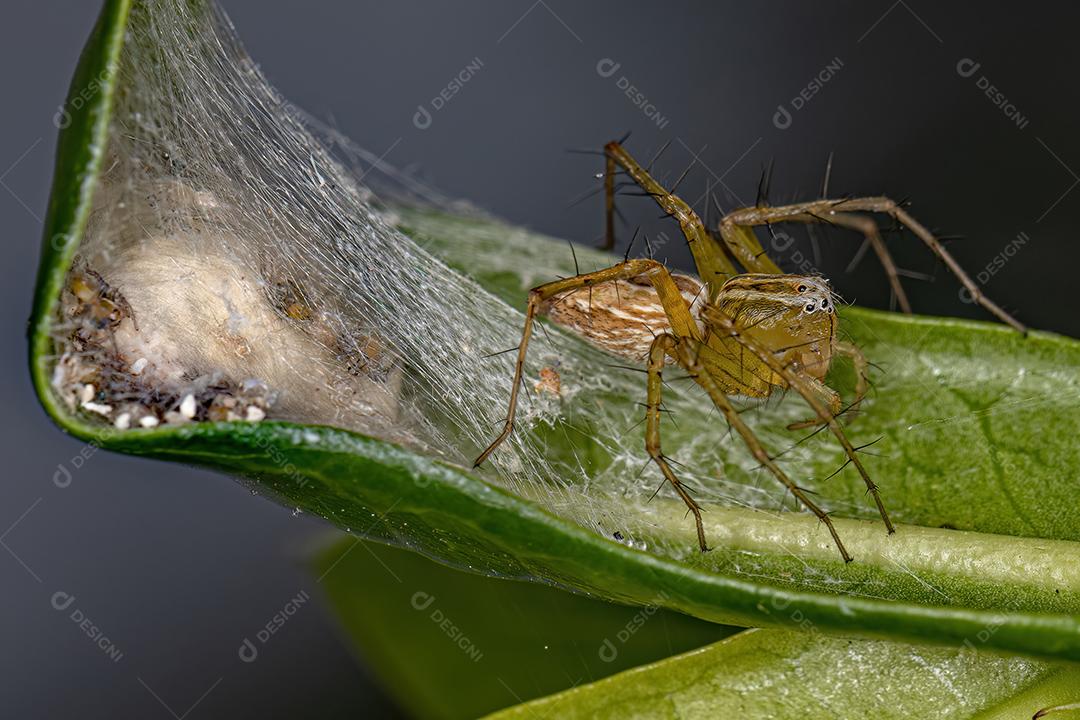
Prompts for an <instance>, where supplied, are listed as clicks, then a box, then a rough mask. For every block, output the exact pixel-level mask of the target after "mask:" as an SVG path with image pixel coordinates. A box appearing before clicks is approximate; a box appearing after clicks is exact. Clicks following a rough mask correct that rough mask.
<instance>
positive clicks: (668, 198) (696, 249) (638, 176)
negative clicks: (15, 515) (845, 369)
mask: <svg viewBox="0 0 1080 720" xmlns="http://www.w3.org/2000/svg"><path fill="white" fill-rule="evenodd" d="M604 154H605V155H606V157H607V168H608V173H607V177H612V175H613V174H614V166H615V165H616V164H617V165H618V166H620V167H621V168H622V169H623V170H625V171H626V174H627V175H629V176H630V178H631V179H633V181H634V182H636V183H637V184H638V185H640V186H641V189H642V190H644V191H645V193H646V194H648V195H650V196H651V197H652V198H653V200H655V201H656V204H657V205H659V206H660V208H661V209H662V210H663V211H664V212H665V213H667V214H668V215H670V216H671V217H673V218H675V219H676V220H677V221H678V222H679V227H680V228H681V229H682V233H683V235H684V236H685V237H686V241H687V243H689V245H690V252H691V253H692V254H693V256H694V264H695V265H696V266H697V271H698V277H700V278H701V280H702V282H704V283H705V284H706V286H708V288H709V298H710V299H712V298H713V297H714V296H715V294H716V292H717V291H719V289H720V286H721V285H723V283H724V281H725V280H727V279H728V278H730V277H732V276H734V275H737V274H738V270H737V269H736V268H735V266H734V265H733V264H732V262H731V261H730V260H729V259H728V257H727V255H726V254H725V250H724V247H723V245H721V244H720V243H719V242H717V240H716V238H714V237H713V236H712V235H710V234H709V232H708V230H706V229H705V224H704V223H702V222H701V218H700V217H698V214H697V213H696V212H694V209H693V208H691V207H690V206H689V205H687V204H686V202H685V201H684V200H683V199H682V198H679V197H677V196H675V195H672V194H671V193H670V192H668V191H667V190H666V189H664V187H663V186H662V185H661V184H660V183H659V182H657V181H656V180H655V179H654V178H653V176H652V175H650V174H649V171H648V170H646V169H645V168H643V167H642V166H641V165H639V164H638V162H637V160H635V159H634V158H633V156H631V155H630V153H628V152H627V151H626V150H625V148H623V146H622V145H621V144H620V143H618V142H609V143H608V144H607V145H605V146H604ZM605 182H607V180H606V179H605ZM608 197H609V203H607V206H608V207H614V192H613V191H612V193H610V194H609V195H608ZM609 217H610V216H609ZM777 272H779V269H778V270H777Z"/></svg>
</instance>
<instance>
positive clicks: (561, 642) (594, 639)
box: [314, 538, 736, 720]
mask: <svg viewBox="0 0 1080 720" xmlns="http://www.w3.org/2000/svg"><path fill="white" fill-rule="evenodd" d="M314 566H315V570H314V572H315V575H316V577H318V579H319V584H320V586H321V587H322V588H323V590H324V592H325V594H326V596H327V597H328V598H329V601H330V604H331V606H332V607H333V609H334V611H335V614H336V615H337V616H338V618H339V619H340V621H341V624H342V625H343V627H344V629H345V631H346V632H347V634H348V637H349V638H350V639H351V641H352V643H353V646H354V647H356V648H357V649H358V650H359V653H360V654H361V655H362V656H363V657H364V659H365V661H366V664H367V665H368V666H369V667H371V668H372V670H373V671H374V672H375V673H376V675H378V676H379V678H380V679H381V681H382V682H383V684H384V686H385V687H387V689H389V690H390V691H391V692H392V693H393V695H394V696H395V698H396V699H397V700H398V702H399V703H400V704H401V705H402V706H404V707H405V708H407V709H408V710H409V712H410V714H411V715H412V716H414V717H421V718H445V719H447V720H449V719H451V718H474V717H479V716H480V715H484V714H486V713H488V712H491V711H493V710H497V709H499V708H502V707H507V706H510V705H517V704H518V703H520V702H523V701H524V700H528V699H532V698H536V697H542V696H544V695H548V694H550V693H554V692H557V691H559V690H563V689H566V688H569V687H572V686H575V685H579V684H583V683H589V682H592V681H594V680H598V679H600V678H602V677H606V676H608V675H611V674H613V673H616V672H619V671H621V670H626V669H629V668H632V667H636V666H637V665H641V664H644V663H648V662H653V661H655V660H659V659H661V658H665V657H668V656H670V655H671V654H673V653H679V652H683V651H686V650H690V649H693V648H697V647H700V646H702V645H704V644H707V643H709V642H712V641H714V640H717V639H720V638H723V637H726V636H728V635H730V634H731V633H733V632H736V630H735V628H729V627H726V626H723V625H716V624H713V623H707V622H704V621H702V620H696V619H694V618H690V617H687V616H686V615H681V614H679V613H673V612H671V611H667V610H660V609H657V608H655V607H649V608H635V607H626V606H624V605H613V604H611V603H605V602H600V601H597V600H593V599H590V598H586V597H584V596H581V595H574V594H571V593H567V592H564V591H562V590H559V589H557V588H552V587H545V586H542V585H536V584H534V583H522V582H513V581H506V580H499V579H493V578H488V577H484V576H481V575H476V574H472V573H463V572H459V571H457V570H451V569H449V568H446V567H443V566H441V565H438V564H436V563H433V562H432V561H431V560H428V559H427V558H425V557H423V556H421V555H419V554H417V553H413V552H408V551H405V550H400V549H397V548H389V547H385V546H381V545H376V544H373V543H368V542H365V541H363V540H360V539H358V538H349V539H346V540H343V541H339V542H335V543H333V544H332V545H331V546H330V547H328V548H326V549H325V550H323V551H321V552H319V554H318V556H317V558H316V560H315V562H314Z"/></svg>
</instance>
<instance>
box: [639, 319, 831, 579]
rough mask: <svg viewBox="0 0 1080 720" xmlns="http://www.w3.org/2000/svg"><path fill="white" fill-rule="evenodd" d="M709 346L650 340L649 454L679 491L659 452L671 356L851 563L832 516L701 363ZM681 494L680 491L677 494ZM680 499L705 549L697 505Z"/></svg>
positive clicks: (692, 341)
mask: <svg viewBox="0 0 1080 720" xmlns="http://www.w3.org/2000/svg"><path fill="white" fill-rule="evenodd" d="M711 349H712V348H711V347H710V346H709V345H706V344H704V343H702V342H701V341H699V340H695V339H693V338H685V337H684V338H678V337H676V336H674V335H670V334H665V335H660V336H659V337H657V338H656V340H654V341H653V344H652V348H650V352H649V403H648V408H649V413H650V414H649V428H648V436H647V440H646V448H647V449H648V451H649V455H650V457H652V458H653V459H654V460H656V462H657V464H659V465H660V469H661V470H662V471H663V472H664V476H665V477H666V478H667V479H668V481H669V482H671V483H672V485H674V486H675V488H676V490H677V491H678V490H679V488H680V483H679V480H678V478H676V476H675V474H674V473H673V472H672V471H671V468H670V467H668V465H667V463H666V461H665V460H664V456H663V454H662V453H661V452H660V412H659V404H660V392H661V384H662V383H661V375H660V372H661V368H662V367H663V364H664V358H665V356H670V357H672V358H673V359H674V360H675V361H676V362H677V363H678V364H679V365H680V366H681V367H682V368H683V369H684V370H686V372H687V373H689V374H690V377H692V378H693V379H694V381H695V382H697V383H698V385H700V386H701V387H702V389H704V390H705V392H706V393H708V395H709V397H710V398H711V399H712V401H713V403H714V404H715V405H716V407H717V408H718V409H719V410H720V412H722V413H723V415H724V418H725V419H726V420H727V422H728V424H729V425H731V427H733V428H735V431H736V432H737V433H739V436H740V437H742V439H743V442H744V443H746V446H747V447H748V448H749V449H750V452H751V454H753V456H754V458H755V459H756V460H757V461H758V462H759V463H761V465H762V466H763V467H765V468H766V469H767V470H768V471H769V472H770V473H772V474H773V476H774V477H776V479H778V480H779V481H780V482H781V483H782V484H783V485H784V487H786V488H787V489H788V490H789V491H790V492H791V494H792V495H794V496H795V498H796V499H797V500H798V501H799V502H800V503H802V504H803V506H805V507H806V509H807V510H809V511H810V512H812V513H813V514H814V515H815V516H817V518H818V519H819V520H820V521H821V522H823V523H824V524H825V526H826V527H827V528H828V529H829V534H830V535H832V539H833V542H834V543H836V548H837V549H838V550H839V551H840V556H841V557H842V558H843V559H844V562H845V563H848V562H851V560H852V558H851V555H850V554H849V553H848V551H847V548H845V547H844V543H843V542H842V541H841V540H840V535H839V534H838V533H837V532H836V527H835V526H834V525H833V522H832V518H830V517H829V515H828V513H826V512H825V511H824V510H822V509H821V508H820V507H818V505H817V504H816V503H815V502H814V501H813V500H811V499H810V498H809V497H808V496H807V494H806V492H805V491H804V490H803V489H802V488H800V487H799V486H798V485H796V484H795V483H794V482H793V481H792V480H791V478H789V477H788V476H787V474H785V473H784V471H783V470H781V469H780V466H779V465H777V464H776V463H775V462H774V461H773V459H772V457H770V455H769V453H768V452H766V450H765V447H764V446H763V445H762V444H761V441H760V440H759V439H758V437H757V436H756V435H755V434H754V431H753V430H751V429H750V427H749V426H748V425H747V424H746V423H745V422H743V419H742V416H741V415H739V411H738V410H736V409H735V406H734V405H732V404H731V400H729V399H728V397H727V393H726V392H725V391H724V388H723V387H721V386H720V384H718V383H717V382H716V379H715V376H714V374H713V371H712V368H711V367H710V365H709V364H708V363H705V362H702V357H703V356H706V357H707V354H708V352H709V351H710V350H711ZM680 494H682V493H680ZM683 500H684V501H685V502H686V503H687V505H688V506H689V507H690V509H691V511H692V512H694V515H695V518H696V519H697V525H698V540H699V542H700V543H701V549H702V551H704V550H705V549H706V547H705V536H704V532H703V530H702V527H701V516H700V514H699V513H698V512H697V511H696V510H695V505H696V504H691V503H692V502H693V501H692V500H691V499H688V498H687V497H683Z"/></svg>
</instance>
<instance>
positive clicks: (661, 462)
mask: <svg viewBox="0 0 1080 720" xmlns="http://www.w3.org/2000/svg"><path fill="white" fill-rule="evenodd" d="M678 342H679V341H678V340H677V339H676V338H675V336H674V335H670V334H668V333H664V334H663V335H659V336H657V338H656V339H655V340H653V343H652V346H651V347H650V348H649V380H648V386H647V388H648V394H647V400H646V406H645V419H646V421H647V424H646V426H645V450H646V451H647V452H648V453H649V457H651V458H652V459H653V461H654V462H656V464H657V466H659V468H660V472H662V473H663V474H664V477H665V478H666V479H667V481H668V482H669V483H671V486H672V487H673V488H675V492H676V493H678V495H679V497H680V498H682V501H683V502H684V503H686V507H688V508H689V509H690V512H692V513H693V514H694V522H695V524H696V525H697V536H698V545H699V546H700V547H701V552H705V551H706V550H708V549H709V547H708V545H706V543H705V527H704V525H702V522H701V506H699V505H698V504H697V502H696V501H695V500H694V499H693V498H692V497H690V493H689V492H687V490H686V487H685V486H684V485H683V484H682V482H681V481H680V480H679V478H678V477H677V476H676V475H675V472H674V471H673V470H672V469H671V466H670V465H669V464H668V461H667V458H665V457H664V453H663V452H662V451H661V450H660V400H661V393H662V390H663V385H664V380H663V369H664V360H665V359H666V357H667V354H668V353H670V352H671V351H672V350H674V348H675V347H676V345H677V344H678ZM724 402H727V398H726V397H725V398H724Z"/></svg>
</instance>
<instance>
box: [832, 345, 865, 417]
mask: <svg viewBox="0 0 1080 720" xmlns="http://www.w3.org/2000/svg"><path fill="white" fill-rule="evenodd" d="M833 350H835V351H836V353H837V354H839V355H843V356H844V357H847V358H850V359H851V363H852V364H853V365H854V366H855V399H854V400H852V402H851V404H850V405H848V407H847V411H848V412H851V413H855V412H858V411H859V405H861V404H862V401H863V398H865V397H866V391H867V390H869V388H870V382H869V378H870V361H869V360H867V359H866V355H863V351H862V350H860V349H859V348H858V346H857V345H855V344H854V343H849V342H843V341H838V342H837V343H836V344H835V345H834V346H833Z"/></svg>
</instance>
